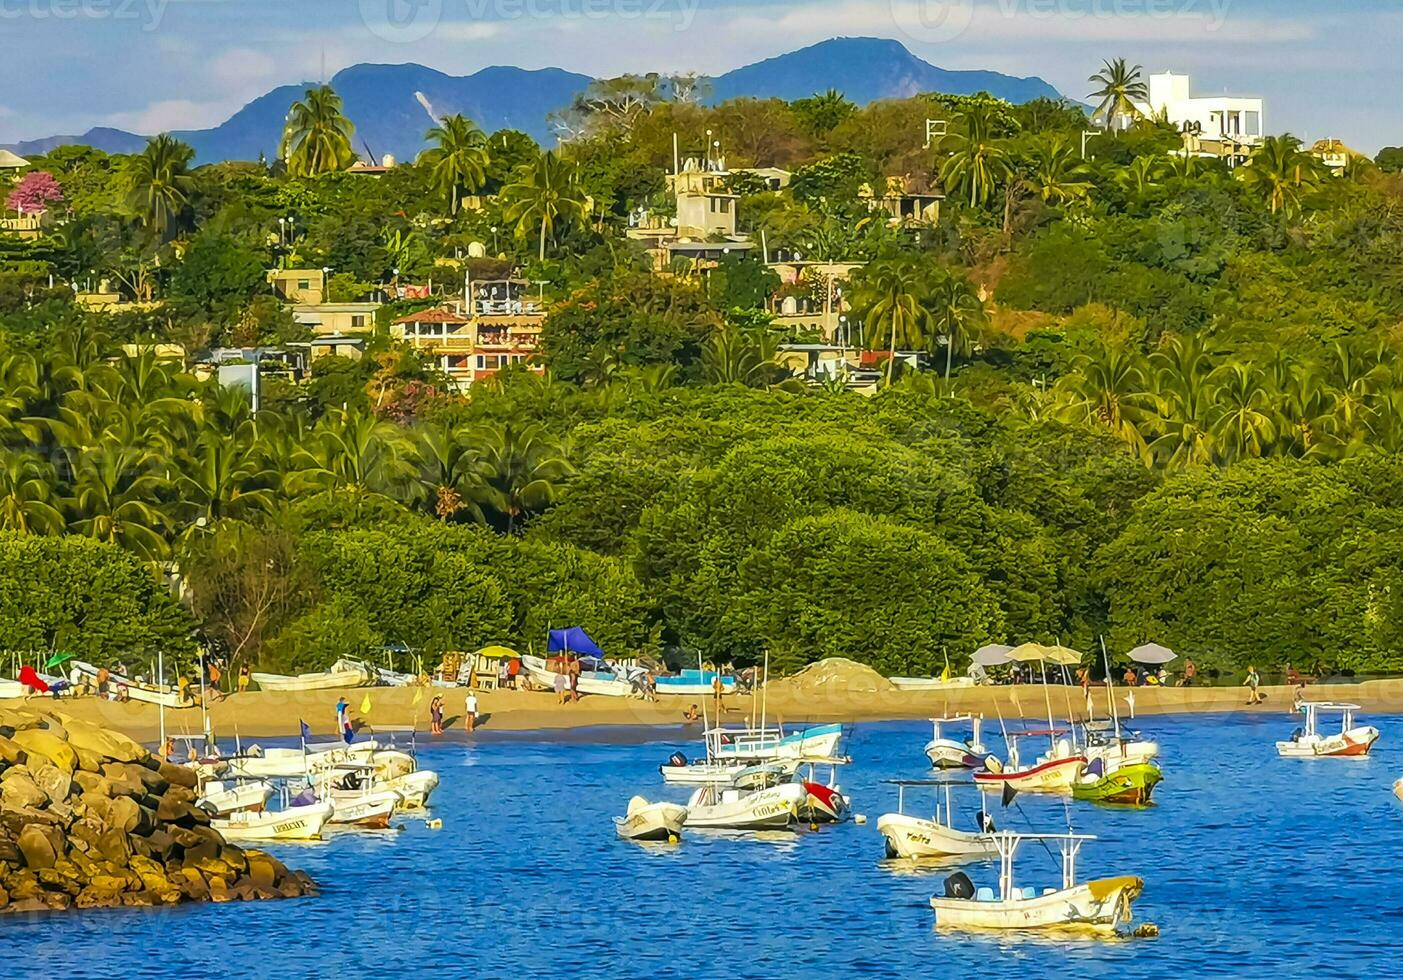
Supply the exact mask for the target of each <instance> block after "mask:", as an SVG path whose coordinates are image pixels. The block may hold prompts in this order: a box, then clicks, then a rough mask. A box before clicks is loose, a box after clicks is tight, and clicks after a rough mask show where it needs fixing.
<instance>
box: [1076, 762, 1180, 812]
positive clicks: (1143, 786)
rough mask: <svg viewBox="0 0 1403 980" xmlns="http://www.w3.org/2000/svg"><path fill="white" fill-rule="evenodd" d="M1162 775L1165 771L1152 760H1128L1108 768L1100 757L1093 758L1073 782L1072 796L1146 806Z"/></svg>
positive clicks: (1092, 800)
mask: <svg viewBox="0 0 1403 980" xmlns="http://www.w3.org/2000/svg"><path fill="white" fill-rule="evenodd" d="M1163 779H1164V773H1163V771H1161V769H1160V768H1159V766H1158V765H1156V764H1155V763H1153V762H1127V763H1123V764H1121V765H1118V766H1115V767H1114V768H1109V769H1108V768H1106V766H1105V764H1104V763H1103V762H1102V761H1101V760H1100V759H1092V760H1091V761H1090V762H1088V763H1087V765H1086V768H1085V769H1084V770H1083V771H1082V774H1081V775H1080V776H1079V777H1077V781H1076V782H1075V783H1073V784H1072V796H1073V797H1075V798H1076V799H1078V800H1090V801H1091V802H1093V803H1124V804H1132V805H1135V806H1144V805H1145V804H1146V803H1149V802H1150V795H1151V794H1152V793H1153V792H1154V789H1155V787H1156V786H1158V785H1159V783H1160V781H1161V780H1163Z"/></svg>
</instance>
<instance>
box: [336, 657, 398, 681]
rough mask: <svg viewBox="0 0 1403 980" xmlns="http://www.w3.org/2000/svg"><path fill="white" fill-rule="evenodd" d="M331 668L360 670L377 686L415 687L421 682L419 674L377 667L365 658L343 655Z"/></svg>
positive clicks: (341, 670)
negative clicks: (356, 658) (359, 658)
mask: <svg viewBox="0 0 1403 980" xmlns="http://www.w3.org/2000/svg"><path fill="white" fill-rule="evenodd" d="M329 669H330V672H331V673H333V674H335V673H341V672H345V671H359V672H361V673H363V674H365V675H366V676H367V677H368V678H370V683H371V684H372V685H373V686H375V687H414V686H415V685H417V684H418V683H419V676H418V675H417V674H406V673H403V672H401V671H398V670H390V669H389V668H388V667H377V666H375V665H374V664H372V663H369V662H368V661H365V660H351V659H348V658H345V657H343V658H341V659H340V660H338V661H336V662H335V663H333V664H332V665H331V667H330V668H329Z"/></svg>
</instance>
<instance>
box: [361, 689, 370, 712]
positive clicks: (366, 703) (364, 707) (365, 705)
mask: <svg viewBox="0 0 1403 980" xmlns="http://www.w3.org/2000/svg"><path fill="white" fill-rule="evenodd" d="M360 713H361V714H363V715H368V714H370V695H369V694H367V695H366V696H365V697H363V698H361V703H360Z"/></svg>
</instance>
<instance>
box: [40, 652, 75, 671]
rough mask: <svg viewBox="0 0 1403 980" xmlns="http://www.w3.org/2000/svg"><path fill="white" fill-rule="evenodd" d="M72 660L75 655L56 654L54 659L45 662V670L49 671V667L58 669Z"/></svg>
mask: <svg viewBox="0 0 1403 980" xmlns="http://www.w3.org/2000/svg"><path fill="white" fill-rule="evenodd" d="M72 659H73V654H71V653H56V654H54V655H53V656H52V657H50V658H49V659H48V660H47V661H45V663H44V667H45V669H47V668H49V667H57V666H58V665H59V664H61V663H63V662H64V661H65V660H72Z"/></svg>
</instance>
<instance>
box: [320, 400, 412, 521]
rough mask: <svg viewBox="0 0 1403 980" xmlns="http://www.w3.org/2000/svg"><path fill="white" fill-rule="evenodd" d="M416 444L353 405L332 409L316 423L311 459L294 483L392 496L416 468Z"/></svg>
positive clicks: (357, 496) (358, 495)
mask: <svg viewBox="0 0 1403 980" xmlns="http://www.w3.org/2000/svg"><path fill="white" fill-rule="evenodd" d="M413 450H414V447H413V446H412V445H411V444H410V443H409V442H408V440H407V437H406V435H405V433H404V430H402V429H401V428H400V427H399V426H397V425H395V424H393V423H391V422H385V421H381V420H379V419H377V418H375V417H374V416H373V415H363V414H360V413H358V412H354V411H344V410H338V411H335V412H330V413H328V414H327V416H326V417H325V418H324V419H323V420H322V422H321V424H320V425H318V427H317V430H316V432H315V434H314V438H313V441H312V444H311V446H310V447H309V448H308V452H309V453H310V454H311V456H312V461H311V465H309V466H307V467H305V468H303V469H302V470H301V471H300V472H298V473H297V474H296V480H295V481H294V485H295V486H296V487H299V488H300V487H304V486H305V487H308V488H310V489H322V490H333V491H337V492H341V493H345V494H348V495H349V496H350V497H351V498H352V499H353V500H354V501H355V502H356V505H357V506H359V505H360V503H361V502H362V501H363V500H367V499H371V498H378V499H388V500H393V499H396V498H397V496H398V495H399V493H400V491H401V490H403V488H404V487H405V485H406V483H408V481H409V480H410V479H411V478H412V477H413V475H414V472H415V466H414V458H413Z"/></svg>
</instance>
